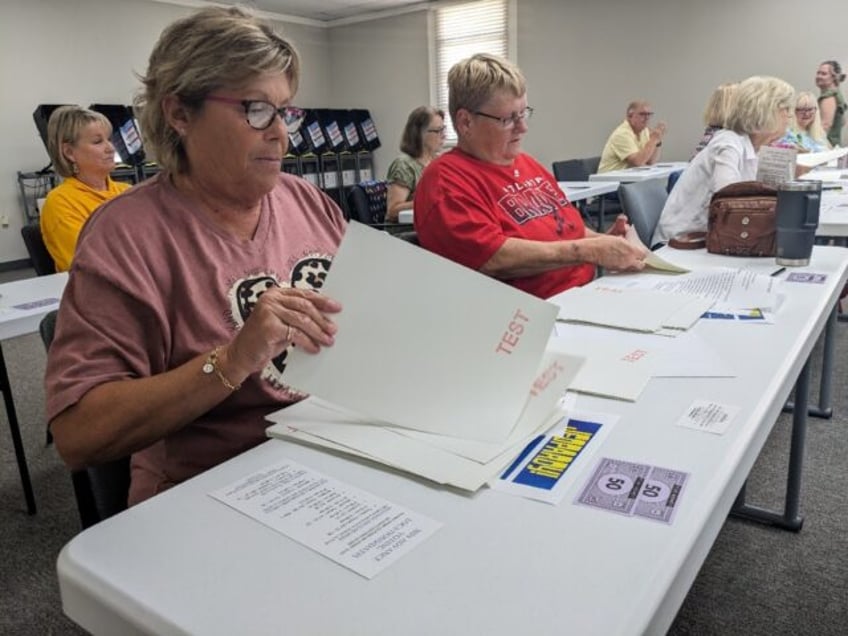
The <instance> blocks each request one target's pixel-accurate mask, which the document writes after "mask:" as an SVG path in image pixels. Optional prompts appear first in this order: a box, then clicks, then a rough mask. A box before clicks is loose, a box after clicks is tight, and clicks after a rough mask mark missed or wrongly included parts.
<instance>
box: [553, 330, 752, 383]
mask: <svg viewBox="0 0 848 636" xmlns="http://www.w3.org/2000/svg"><path fill="white" fill-rule="evenodd" d="M548 349H549V350H550V351H563V352H568V353H571V354H573V355H578V356H584V357H585V358H586V362H584V364H583V366H582V367H581V368H580V371H579V372H578V374H577V377H576V378H575V381H574V382H573V383H572V385H571V386H570V387H569V389H570V390H578V391H579V389H575V388H574V387H575V386H579V384H580V383H581V381H582V379H583V377H584V372H585V370H586V369H587V368H589V369H592V367H596V368H597V374H598V376H599V380H598V381H599V383H600V388H599V389H598V390H597V391H588V392H590V393H599V392H602V391H604V390H605V391H607V392H608V396H609V397H619V398H622V399H627V398H626V397H625V396H624V395H621V394H619V391H618V390H617V386H618V377H619V374H620V373H623V374H625V375H626V374H636V373H639V374H641V375H644V376H648V377H654V378H732V377H735V376H736V373H735V371H734V370H733V369H732V368H731V367H730V366H729V365H727V364H726V363H725V361H724V360H722V358H721V357H720V356H719V355H718V354H717V353H716V352H715V349H714V348H713V347H709V346H708V345H707V343H706V342H704V340H703V339H702V338H701V337H700V336H698V335H697V333H694V332H692V331H687V332H685V333H682V334H680V335H679V336H678V337H676V338H658V337H657V336H656V335H654V334H641V333H633V332H628V331H618V330H612V329H602V328H599V327H594V326H591V325H572V324H567V325H558V327H557V332H556V335H555V336H553V337H551V341H550V343H549V345H548ZM621 369H624V370H623V371H621ZM593 372H594V370H593Z"/></svg>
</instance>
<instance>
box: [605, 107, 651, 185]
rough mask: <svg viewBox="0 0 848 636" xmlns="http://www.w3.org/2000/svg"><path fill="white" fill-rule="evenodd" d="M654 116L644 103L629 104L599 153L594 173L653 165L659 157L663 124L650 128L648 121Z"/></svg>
mask: <svg viewBox="0 0 848 636" xmlns="http://www.w3.org/2000/svg"><path fill="white" fill-rule="evenodd" d="M653 114H654V113H653V112H651V105H650V104H649V103H648V102H642V101H636V102H631V103H630V105H629V106H628V107H627V116H626V117H625V118H624V121H623V122H621V124H620V125H619V126H618V128H616V129H615V130H613V131H612V134H611V135H610V136H609V139H607V143H606V145H605V146H604V151H603V152H602V153H601V163H600V165H599V166H598V172H610V171H611V170H621V169H623V168H634V167H637V166H646V165H650V164H653V163H656V162H657V160H658V159H659V157H660V146H662V139H663V135H665V123H664V122H660V123H659V124H657V127H656V128H654V129H650V128H648V122H649V121H650V119H651V116H652V115H653Z"/></svg>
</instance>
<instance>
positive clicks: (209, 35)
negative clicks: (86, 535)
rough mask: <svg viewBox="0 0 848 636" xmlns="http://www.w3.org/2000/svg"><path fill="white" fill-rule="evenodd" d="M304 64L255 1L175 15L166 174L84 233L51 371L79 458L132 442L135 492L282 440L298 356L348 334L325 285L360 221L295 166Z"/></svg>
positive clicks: (145, 113) (64, 452) (144, 110)
mask: <svg viewBox="0 0 848 636" xmlns="http://www.w3.org/2000/svg"><path fill="white" fill-rule="evenodd" d="M299 78H300V62H299V58H298V55H297V53H296V52H295V50H294V49H293V48H292V46H291V44H290V43H289V42H288V41H286V40H285V39H283V38H282V37H280V36H279V35H277V34H276V33H275V32H274V31H273V30H271V29H270V28H269V27H268V26H266V25H264V24H262V23H260V22H259V21H257V20H255V19H254V18H253V17H251V16H250V15H249V14H247V13H245V12H244V11H243V10H242V9H238V8H227V9H225V8H219V7H214V8H207V9H203V10H200V11H198V12H196V13H193V14H192V15H190V16H188V17H186V18H183V19H180V20H178V21H176V22H175V23H173V24H172V25H170V26H169V27H167V28H166V29H165V30H164V31H163V33H162V35H161V36H160V38H159V41H158V43H157V44H156V46H155V48H154V50H153V53H152V54H151V56H150V60H149V65H148V69H147V73H146V75H145V76H144V77H143V80H142V81H143V87H142V90H141V92H140V93H139V95H138V96H137V98H136V104H135V105H136V108H137V109H139V112H140V121H141V124H142V125H141V129H142V131H143V132H144V134H145V140H144V141H145V147H147V148H149V149H151V150H152V151H153V153H154V155H155V156H156V158H157V160H158V162H159V164H160V165H161V166H162V167H163V170H162V172H160V173H159V174H158V175H156V176H155V177H153V178H152V179H149V180H147V181H145V182H144V183H142V184H140V185H138V186H136V187H135V188H133V189H132V190H130V191H129V192H128V193H127V194H126V196H123V197H119V198H118V199H115V200H113V201H110V202H109V203H108V204H106V206H104V209H103V210H102V212H103V213H98V214H96V215H95V216H93V217H92V218H91V220H90V221H89V223H88V224H87V225H86V226H85V228H84V229H83V232H82V235H81V236H80V240H79V245H78V249H77V254H76V258H75V264H74V269H73V271H72V272H71V275H70V280H69V282H68V286H67V289H66V291H65V295H64V297H63V299H62V303H61V306H60V309H59V316H58V320H57V327H56V335H55V339H54V341H53V343H52V346H51V347H50V353H49V358H48V365H47V367H48V368H47V374H46V380H45V383H46V393H47V415H48V419H49V421H50V427H51V430H52V432H53V438H54V440H55V443H56V447H57V449H58V451H59V453H60V455H61V456H62V458H63V459H64V460H65V462H66V463H67V464H68V465H69V466H70V467H71V468H72V469H79V468H82V467H84V466H87V465H90V464H97V463H101V462H104V461H107V460H111V459H115V458H118V457H122V456H126V455H128V454H132V461H131V467H132V468H131V470H132V474H131V486H130V494H129V503H130V504H134V503H137V502H139V501H142V500H144V499H147V498H148V497H151V496H153V495H155V494H156V493H158V492H161V491H162V490H164V489H166V488H168V487H170V486H172V485H173V484H176V483H179V482H181V481H183V480H185V479H188V478H189V477H191V476H193V475H195V474H197V473H199V472H201V471H203V470H205V469H207V468H209V467H211V466H213V465H215V464H218V463H220V462H222V461H224V460H226V459H228V458H230V457H232V456H234V455H236V454H237V453H240V452H241V451H243V450H245V449H247V448H250V447H252V446H255V445H256V444H259V443H260V442H262V441H263V440H264V439H265V433H264V431H265V427H266V423H265V422H264V420H263V417H264V416H265V415H266V414H267V413H269V412H271V411H272V410H274V409H277V408H279V407H280V406H281V405H286V404H291V403H293V402H295V401H297V400H300V399H302V398H303V397H304V396H303V395H302V394H301V393H299V392H298V391H297V390H295V389H294V388H292V387H289V386H287V384H286V378H285V369H286V354H287V351H288V350H289V349H290V347H291V346H293V345H295V346H297V347H299V348H301V349H303V350H305V351H308V352H313V353H314V352H317V351H318V350H319V349H321V348H322V347H325V346H330V345H332V343H333V336H334V334H335V332H336V327H335V324H334V323H333V321H332V319H331V318H332V314H333V313H334V312H336V311H338V310H339V309H340V307H339V306H338V304H337V303H335V302H334V301H333V300H332V299H330V298H328V297H326V296H323V295H321V294H319V293H317V292H316V291H315V290H316V289H318V288H320V287H321V285H322V283H323V281H324V277H325V275H326V273H327V270H328V268H329V267H330V263H331V262H332V259H333V255H334V254H335V252H336V249H337V246H338V244H339V242H340V241H341V238H342V234H343V233H344V229H345V223H344V220H343V217H342V215H341V213H340V211H339V209H338V207H337V206H336V205H335V204H334V203H333V202H332V201H331V200H330V199H329V198H328V197H326V196H325V195H324V194H323V193H321V192H320V191H319V190H318V189H316V188H315V187H314V186H312V185H310V184H309V182H307V181H305V180H304V179H299V178H297V177H294V176H291V175H288V174H285V173H282V172H281V171H280V167H281V160H282V158H283V156H284V155H285V153H286V147H287V143H288V132H289V130H288V127H292V128H293V127H295V126H297V124H298V120H299V118H300V116H301V115H302V113H301V112H300V111H298V110H297V109H295V108H293V107H292V106H291V102H292V99H293V98H294V95H295V92H296V90H297V86H298V80H299Z"/></svg>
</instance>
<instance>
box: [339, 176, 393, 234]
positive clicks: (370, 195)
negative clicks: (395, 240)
mask: <svg viewBox="0 0 848 636" xmlns="http://www.w3.org/2000/svg"><path fill="white" fill-rule="evenodd" d="M387 189H388V184H387V183H386V182H385V181H373V180H372V181H361V182H359V183H357V184H356V185H355V186H353V187H352V188H351V189H350V192H349V193H348V195H347V201H348V209H349V211H350V220H351V221H359V222H360V223H365V224H366V225H377V226H380V225H383V224H384V221H385V220H386V191H387Z"/></svg>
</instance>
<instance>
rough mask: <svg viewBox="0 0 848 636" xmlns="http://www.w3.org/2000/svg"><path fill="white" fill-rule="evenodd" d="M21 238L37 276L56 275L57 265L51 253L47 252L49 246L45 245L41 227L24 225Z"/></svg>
mask: <svg viewBox="0 0 848 636" xmlns="http://www.w3.org/2000/svg"><path fill="white" fill-rule="evenodd" d="M21 237H23V239H24V245H25V246H26V249H27V253H28V254H29V258H30V260H31V261H32V267H33V269H35V274H36V276H46V275H48V274H55V273H56V264H55V263H54V262H53V257H52V256H50V252H48V251H47V246H46V245H44V237H43V236H41V227H40V226H39V225H38V223H32V224H30V225H24V226H23V227H22V228H21Z"/></svg>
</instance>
